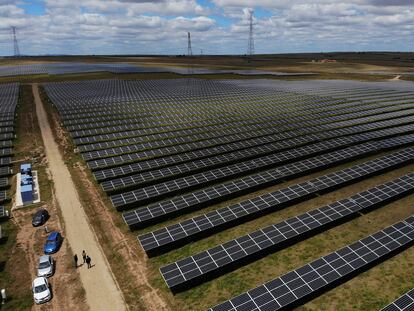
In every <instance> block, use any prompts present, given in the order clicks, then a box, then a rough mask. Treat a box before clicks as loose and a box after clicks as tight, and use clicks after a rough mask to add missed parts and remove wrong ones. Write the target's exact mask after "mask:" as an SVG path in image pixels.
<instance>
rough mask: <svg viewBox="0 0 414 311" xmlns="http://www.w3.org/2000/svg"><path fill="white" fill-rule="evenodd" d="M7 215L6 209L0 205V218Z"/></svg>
mask: <svg viewBox="0 0 414 311" xmlns="http://www.w3.org/2000/svg"><path fill="white" fill-rule="evenodd" d="M6 217H7V211H6V208H5V207H4V206H0V218H6Z"/></svg>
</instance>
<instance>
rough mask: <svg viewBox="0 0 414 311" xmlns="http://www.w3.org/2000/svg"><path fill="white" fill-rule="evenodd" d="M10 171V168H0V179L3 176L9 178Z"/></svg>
mask: <svg viewBox="0 0 414 311" xmlns="http://www.w3.org/2000/svg"><path fill="white" fill-rule="evenodd" d="M11 173H12V172H11V169H10V166H1V167H0V177H3V176H9V175H11Z"/></svg>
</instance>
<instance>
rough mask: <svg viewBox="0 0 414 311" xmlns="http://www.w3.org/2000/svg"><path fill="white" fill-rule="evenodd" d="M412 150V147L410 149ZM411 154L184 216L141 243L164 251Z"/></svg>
mask: <svg viewBox="0 0 414 311" xmlns="http://www.w3.org/2000/svg"><path fill="white" fill-rule="evenodd" d="M411 152H412V150H411ZM412 159H413V158H412V155H408V154H406V153H405V154H404V153H403V154H399V153H393V154H390V155H386V156H383V157H380V158H377V159H374V160H371V161H367V162H364V163H361V164H358V165H355V166H352V167H348V168H345V169H343V170H340V171H336V172H333V173H329V174H326V175H323V176H320V177H317V178H314V179H312V180H309V181H305V182H302V183H299V184H295V185H292V186H290V187H286V188H283V189H280V190H277V191H274V192H271V193H266V194H264V195H261V196H258V197H255V198H253V199H250V200H246V201H243V202H240V203H238V204H234V205H231V206H227V207H224V208H219V209H217V210H214V211H211V212H209V213H207V214H203V215H199V216H196V217H193V218H191V219H187V220H184V221H182V222H180V223H176V224H173V225H170V226H167V227H164V228H161V229H158V230H155V231H153V232H149V233H146V234H143V235H140V236H139V237H138V239H139V241H140V243H141V245H142V247H143V248H144V250H145V251H146V252H147V254H149V255H153V254H157V253H162V252H165V251H167V250H169V249H171V248H173V247H176V246H177V245H180V244H184V243H187V242H188V241H189V240H191V241H193V240H195V239H197V238H199V237H200V236H201V235H203V236H205V235H207V234H210V233H212V232H213V231H214V232H217V231H219V230H220V229H222V228H224V227H229V226H232V225H234V224H240V223H242V222H244V221H246V219H252V218H256V217H259V215H263V214H266V213H270V212H273V211H276V210H278V209H282V208H286V207H287V206H290V205H292V204H294V203H297V202H300V201H303V200H304V199H306V198H308V197H310V196H313V195H315V194H316V193H321V192H326V191H330V190H332V189H335V188H338V187H341V186H344V185H346V184H349V183H350V182H356V181H357V180H359V179H361V178H368V177H369V176H371V175H373V174H378V173H380V172H383V171H384V170H389V169H391V168H394V167H396V166H400V165H402V164H404V163H407V162H408V161H411V160H412Z"/></svg>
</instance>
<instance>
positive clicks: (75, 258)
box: [73, 254, 78, 268]
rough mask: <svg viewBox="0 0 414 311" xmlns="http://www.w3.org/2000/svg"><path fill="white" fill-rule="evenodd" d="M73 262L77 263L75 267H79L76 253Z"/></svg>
mask: <svg viewBox="0 0 414 311" xmlns="http://www.w3.org/2000/svg"><path fill="white" fill-rule="evenodd" d="M73 263H74V265H75V268H77V267H78V255H76V254H75V255H74V256H73Z"/></svg>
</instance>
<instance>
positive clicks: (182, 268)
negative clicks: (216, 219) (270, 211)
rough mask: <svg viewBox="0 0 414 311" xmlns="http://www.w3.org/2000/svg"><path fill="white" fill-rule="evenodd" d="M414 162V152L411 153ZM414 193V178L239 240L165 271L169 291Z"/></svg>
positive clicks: (302, 215)
mask: <svg viewBox="0 0 414 311" xmlns="http://www.w3.org/2000/svg"><path fill="white" fill-rule="evenodd" d="M409 153H410V155H408V154H407V156H409V157H413V159H414V149H411V150H409ZM412 192H414V174H410V175H405V176H403V177H401V178H398V179H396V180H393V181H391V182H387V183H385V184H382V185H380V186H377V187H374V188H371V189H368V190H365V191H363V192H360V193H358V194H356V195H353V196H351V197H349V198H347V199H343V200H340V201H337V202H334V203H332V204H329V205H327V206H323V207H320V208H317V209H314V210H311V211H309V212H306V213H304V214H301V215H298V216H295V217H293V218H289V219H287V220H285V221H282V222H279V223H277V224H274V225H271V226H268V227H265V228H262V229H259V230H257V231H254V232H251V233H249V234H247V235H244V236H241V237H239V238H237V239H234V240H231V241H228V242H226V243H224V244H221V245H218V246H215V247H213V248H210V249H208V250H206V251H203V252H200V253H198V254H195V255H193V256H190V257H187V258H184V259H181V260H179V261H177V262H174V263H172V264H169V265H167V266H164V267H161V269H160V271H161V274H162V275H163V277H164V280H165V282H166V283H167V285H168V287H169V288H178V287H181V288H182V287H184V286H185V285H186V284H190V283H193V284H194V282H196V281H197V280H205V279H206V277H207V275H209V274H210V275H214V276H216V275H218V273H219V272H220V271H223V270H224V269H226V268H228V267H229V266H233V267H235V266H238V265H240V264H241V263H243V262H244V261H245V260H247V259H252V258H254V259H256V258H257V255H258V254H260V253H264V252H265V253H266V254H268V253H269V252H270V251H271V250H272V249H275V248H277V247H278V248H281V247H283V245H287V243H289V242H290V243H292V242H296V241H298V240H299V239H300V238H301V237H303V236H307V235H309V234H310V233H312V232H314V233H316V232H318V231H319V230H321V229H326V228H328V227H332V226H334V225H337V224H340V223H341V222H343V221H344V220H346V219H348V218H349V217H351V216H358V215H359V214H360V213H361V212H363V211H365V210H369V209H372V208H374V207H377V206H380V205H384V204H385V203H388V202H390V201H392V200H396V199H398V198H401V197H402V196H404V195H407V194H409V193H412Z"/></svg>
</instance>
